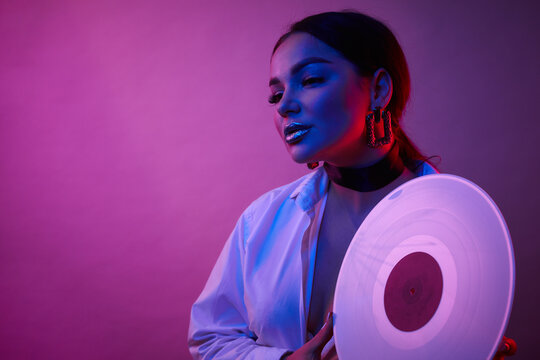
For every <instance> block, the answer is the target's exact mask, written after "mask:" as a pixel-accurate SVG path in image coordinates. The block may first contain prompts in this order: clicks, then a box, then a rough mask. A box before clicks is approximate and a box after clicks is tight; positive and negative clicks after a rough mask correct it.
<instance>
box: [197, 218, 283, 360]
mask: <svg viewBox="0 0 540 360" xmlns="http://www.w3.org/2000/svg"><path fill="white" fill-rule="evenodd" d="M248 218H249V216H247V215H246V213H244V214H243V215H242V216H241V217H240V219H239V220H238V222H237V224H236V226H235V228H234V230H233V232H232V233H231V235H230V236H229V239H228V240H227V242H226V243H225V246H224V248H223V250H222V252H221V254H220V256H219V258H218V260H217V262H216V265H215V266H214V268H213V270H212V272H211V274H210V278H209V279H208V281H207V283H206V286H205V288H204V289H203V291H202V293H201V295H200V296H199V298H198V299H197V300H196V301H195V303H194V304H193V307H192V308H191V321H190V325H189V335H188V346H189V350H190V352H191V355H192V356H193V358H194V359H215V360H226V359H231V360H233V359H234V360H236V359H246V360H251V359H269V360H271V359H272V360H277V359H280V358H281V356H282V355H284V354H285V353H287V351H288V350H289V349H281V348H276V347H271V346H264V345H260V344H257V343H256V340H257V335H256V334H254V333H253V332H252V331H250V329H249V325H248V324H249V319H248V312H247V310H246V306H245V303H244V276H245V275H246V274H244V273H243V268H244V266H243V264H244V239H245V238H246V237H245V233H246V231H247V228H248V226H247V220H248ZM247 276H249V274H247Z"/></svg>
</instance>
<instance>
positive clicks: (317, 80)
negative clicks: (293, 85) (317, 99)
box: [302, 77, 324, 86]
mask: <svg viewBox="0 0 540 360" xmlns="http://www.w3.org/2000/svg"><path fill="white" fill-rule="evenodd" d="M323 81H324V79H323V78H321V77H307V78H305V79H303V80H302V85H303V86H308V85H313V84H320V83H322V82H323Z"/></svg>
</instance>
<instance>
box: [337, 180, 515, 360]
mask: <svg viewBox="0 0 540 360" xmlns="http://www.w3.org/2000/svg"><path fill="white" fill-rule="evenodd" d="M513 293H514V255H513V250H512V244H511V240H510V236H509V233H508V228H507V226H506V223H505V221H504V218H503V217H502V215H501V213H500V211H499V209H498V208H497V206H496V205H495V203H494V202H493V200H491V198H490V197H489V196H488V195H487V194H486V193H485V192H484V191H483V190H482V189H480V188H479V187H478V186H477V185H475V184H473V183H472V182H470V181H468V180H466V179H463V178H461V177H458V176H454V175H446V174H435V175H426V176H422V177H419V178H416V179H414V180H411V181H409V182H407V183H405V184H403V185H401V186H400V187H398V188H397V189H395V190H394V191H392V192H391V193H390V194H388V195H387V196H386V197H385V198H384V199H383V200H381V201H380V202H379V203H378V204H377V206H375V208H373V210H372V211H371V212H370V213H369V215H368V216H367V217H366V219H365V220H364V222H363V223H362V225H361V226H360V228H359V229H358V231H357V232H356V234H355V236H354V238H353V239H352V241H351V244H350V245H349V248H348V250H347V253H346V255H345V258H344V260H343V264H342V266H341V270H340V272H339V276H338V281H337V285H336V292H335V297H334V314H335V315H334V337H335V343H336V349H337V353H338V357H339V359H340V360H356V359H491V358H492V357H493V355H494V354H495V352H496V350H497V348H498V345H499V342H500V340H501V339H502V336H503V333H504V330H505V328H506V324H507V321H508V317H509V315H510V309H511V306H512V299H513Z"/></svg>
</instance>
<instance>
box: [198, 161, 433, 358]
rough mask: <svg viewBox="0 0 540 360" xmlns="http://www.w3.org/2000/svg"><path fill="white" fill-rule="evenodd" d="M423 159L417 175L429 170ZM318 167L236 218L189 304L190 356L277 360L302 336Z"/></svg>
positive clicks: (322, 179)
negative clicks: (206, 278) (203, 285)
mask: <svg viewBox="0 0 540 360" xmlns="http://www.w3.org/2000/svg"><path fill="white" fill-rule="evenodd" d="M436 172H437V171H436V170H435V169H434V168H433V167H431V166H430V165H429V164H428V163H424V164H423V165H422V166H420V168H419V170H418V172H417V175H418V176H422V175H426V174H432V173H436ZM328 184H329V179H328V176H327V175H326V172H325V171H324V169H323V168H322V167H321V168H319V169H317V170H316V171H314V172H312V173H309V174H307V175H305V176H303V177H301V178H300V179H298V180H296V181H294V182H292V183H290V184H287V185H284V186H282V187H279V188H277V189H274V190H271V191H269V192H268V193H266V194H264V195H262V196H261V197H260V198H258V199H257V200H255V201H254V202H253V203H252V204H251V205H250V206H249V207H248V208H247V209H246V210H245V211H244V213H243V214H242V215H241V216H240V219H238V222H237V223H236V226H235V228H234V230H233V232H232V233H231V235H230V236H229V239H228V240H227V242H226V243H225V247H224V248H223V250H222V252H221V254H220V256H219V258H218V260H217V263H216V265H215V266H214V269H213V270H212V273H211V274H210V278H209V279H208V282H207V283H206V286H205V288H204V290H203V291H202V293H201V295H200V296H199V298H198V299H197V301H196V302H195V304H194V305H193V307H192V309H191V322H190V326H189V334H188V345H189V349H190V352H191V354H192V355H193V357H194V358H195V359H231V360H232V359H235V360H236V359H275V360H277V359H279V358H280V357H281V356H282V355H283V354H284V353H285V352H287V351H288V350H296V349H298V348H299V347H301V346H302V345H303V344H304V343H305V342H306V340H307V315H308V310H309V301H310V299H311V291H312V287H313V286H312V285H313V275H314V268H315V254H316V249H317V246H316V245H317V235H318V233H319V227H320V224H321V220H322V214H323V213H324V208H325V205H326V199H327V196H328Z"/></svg>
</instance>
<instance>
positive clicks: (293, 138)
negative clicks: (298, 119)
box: [283, 123, 311, 144]
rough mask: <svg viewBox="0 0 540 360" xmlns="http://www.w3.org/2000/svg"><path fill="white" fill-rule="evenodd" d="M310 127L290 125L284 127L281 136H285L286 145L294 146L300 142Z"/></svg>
mask: <svg viewBox="0 0 540 360" xmlns="http://www.w3.org/2000/svg"><path fill="white" fill-rule="evenodd" d="M310 129H311V126H307V125H304V124H300V123H291V124H289V125H287V126H286V127H285V129H284V130H283V134H284V135H285V142H286V143H287V144H294V143H297V142H299V141H300V140H302V138H303V137H304V136H305V135H306V134H307V133H308V132H309V130H310Z"/></svg>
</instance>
